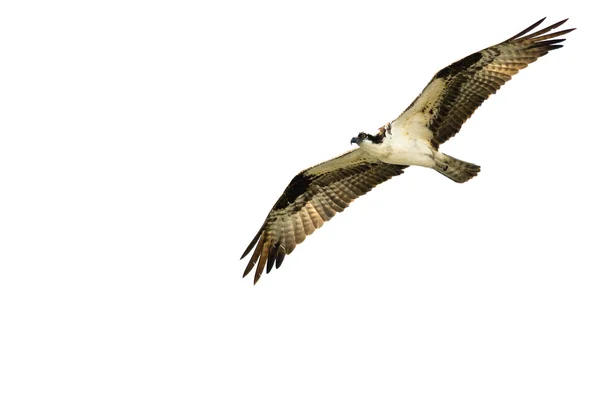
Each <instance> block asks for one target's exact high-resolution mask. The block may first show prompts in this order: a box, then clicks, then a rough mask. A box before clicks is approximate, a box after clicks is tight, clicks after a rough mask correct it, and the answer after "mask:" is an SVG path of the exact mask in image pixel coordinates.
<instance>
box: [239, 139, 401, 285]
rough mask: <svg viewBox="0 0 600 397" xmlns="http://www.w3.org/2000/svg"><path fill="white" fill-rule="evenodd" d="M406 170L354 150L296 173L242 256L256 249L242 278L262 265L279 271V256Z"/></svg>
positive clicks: (255, 274) (256, 278)
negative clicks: (373, 189) (354, 201)
mask: <svg viewBox="0 0 600 397" xmlns="http://www.w3.org/2000/svg"><path fill="white" fill-rule="evenodd" d="M406 167H407V166H403V165H394V164H387V163H382V162H381V161H379V160H377V159H375V158H374V157H372V156H371V155H369V154H368V153H366V152H364V151H363V150H362V149H360V148H359V149H355V150H352V151H350V152H348V153H346V154H343V155H341V156H339V157H336V158H334V159H331V160H329V161H326V162H324V163H321V164H318V165H316V166H314V167H312V168H309V169H307V170H304V171H302V172H300V173H299V174H298V175H296V176H295V177H294V179H292V181H291V182H290V184H289V185H288V187H287V188H286V189H285V191H284V192H283V194H282V195H281V197H280V198H279V200H277V202H276V203H275V205H274V206H273V208H272V209H271V211H270V212H269V215H268V216H267V219H265V221H264V223H263V225H262V226H261V228H260V230H259V231H258V233H257V234H256V237H254V239H253V240H252V242H251V243H250V245H249V246H248V248H247V249H246V251H244V254H243V255H242V258H244V257H245V256H246V255H248V254H249V253H250V251H251V250H252V248H253V247H254V246H255V245H256V248H255V249H254V253H253V254H252V256H251V258H250V262H249V263H248V266H247V267H246V270H245V271H244V276H246V275H247V274H248V273H250V271H252V269H253V268H254V266H256V272H255V273H254V283H256V282H257V281H258V280H259V279H260V276H261V274H262V272H263V271H264V269H265V267H266V268H267V273H269V272H270V271H271V269H272V268H273V265H275V267H276V268H279V266H281V263H282V262H283V259H284V258H285V256H286V255H289V254H291V253H292V251H293V250H294V248H296V245H298V244H300V243H301V242H303V241H304V239H305V238H306V236H308V235H310V234H312V233H313V232H314V231H315V230H316V229H318V228H320V227H321V226H323V224H324V223H325V222H327V221H328V220H330V219H331V218H333V217H334V216H335V214H337V213H338V212H342V211H343V210H344V209H345V208H346V207H347V206H348V205H350V203H351V202H352V201H353V200H354V199H356V198H357V197H359V196H362V195H363V194H365V193H367V192H368V191H369V190H371V189H372V188H373V187H375V186H377V185H378V184H380V183H382V182H385V181H387V180H388V179H390V178H391V177H393V176H396V175H400V174H401V173H402V172H403V170H404V169H405V168H406ZM257 264H258V265H257Z"/></svg>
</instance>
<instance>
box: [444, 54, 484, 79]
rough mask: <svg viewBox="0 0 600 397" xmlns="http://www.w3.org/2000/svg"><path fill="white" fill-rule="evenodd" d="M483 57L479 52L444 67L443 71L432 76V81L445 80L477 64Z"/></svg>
mask: <svg viewBox="0 0 600 397" xmlns="http://www.w3.org/2000/svg"><path fill="white" fill-rule="evenodd" d="M482 56H483V55H482V54H481V52H476V53H474V54H471V55H469V56H468V57H464V58H463V59H461V60H460V61H456V62H454V63H453V64H452V65H450V66H446V67H445V68H444V69H442V70H440V71H439V72H437V73H436V74H435V76H433V78H434V79H439V78H445V77H448V76H451V75H454V74H456V73H460V72H461V71H463V70H465V69H467V68H468V67H469V66H472V65H474V64H475V63H477V62H479V60H480V59H481V57H482Z"/></svg>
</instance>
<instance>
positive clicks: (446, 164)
mask: <svg viewBox="0 0 600 397" xmlns="http://www.w3.org/2000/svg"><path fill="white" fill-rule="evenodd" d="M435 163H436V164H435V167H434V168H433V169H434V170H436V171H437V172H439V173H440V174H442V175H444V176H446V177H448V178H450V179H452V180H453V181H454V182H457V183H463V182H466V181H468V180H469V179H471V178H473V177H474V176H476V175H477V173H478V172H479V170H480V167H479V166H478V165H475V164H472V163H467V162H466V161H462V160H459V159H455V158H454V157H452V156H448V155H447V154H443V153H440V152H438V153H436V156H435Z"/></svg>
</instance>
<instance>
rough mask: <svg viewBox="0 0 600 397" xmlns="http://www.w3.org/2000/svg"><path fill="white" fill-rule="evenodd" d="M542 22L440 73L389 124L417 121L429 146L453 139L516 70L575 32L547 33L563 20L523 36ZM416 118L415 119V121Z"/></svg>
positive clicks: (553, 47) (533, 60) (555, 47)
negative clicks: (428, 136) (428, 137)
mask: <svg viewBox="0 0 600 397" xmlns="http://www.w3.org/2000/svg"><path fill="white" fill-rule="evenodd" d="M543 21H544V19H541V20H539V21H537V22H536V23H534V24H533V25H531V26H530V27H528V28H527V29H525V30H523V31H522V32H520V33H518V34H517V35H515V36H513V37H511V38H510V39H508V40H506V41H503V42H502V43H499V44H497V45H494V46H491V47H488V48H486V49H483V50H481V51H479V52H476V53H473V54H471V55H469V56H467V57H465V58H463V59H461V60H459V61H457V62H454V63H453V64H451V65H449V66H447V67H445V68H444V69H442V70H440V71H439V72H438V73H436V75H435V76H434V77H433V79H431V81H430V82H429V84H428V85H427V87H425V89H424V90H423V92H422V93H421V94H420V95H419V96H418V97H417V98H416V99H415V100H414V101H413V103H412V104H411V105H410V106H409V107H408V109H406V111H404V113H402V114H401V115H400V117H398V118H397V119H396V120H394V121H393V122H392V126H393V127H396V126H403V125H404V124H406V123H414V122H417V123H420V124H423V125H424V126H425V127H427V128H428V129H429V130H430V131H431V133H432V141H431V143H432V146H433V147H434V148H436V149H437V148H438V147H439V145H441V144H442V143H444V142H446V141H447V140H448V139H450V138H452V137H453V136H454V135H455V134H456V133H457V132H458V131H459V130H460V128H461V127H462V125H463V124H464V122H465V121H467V119H468V118H469V117H471V115H472V114H473V113H474V112H475V110H476V109H477V108H478V107H479V106H481V104H482V103H483V102H484V101H485V100H486V99H487V98H489V96H490V95H492V94H494V93H495V92H496V91H498V90H499V89H500V87H502V85H504V84H505V83H506V82H507V81H509V80H510V79H511V77H512V76H514V75H515V74H517V73H518V72H519V70H521V69H524V68H525V67H527V66H528V65H529V64H531V63H532V62H535V61H536V60H537V59H538V58H539V57H542V56H544V55H546V54H547V53H548V52H549V51H552V50H554V49H557V48H560V47H562V45H561V44H559V43H561V42H563V41H564V39H554V38H555V37H559V36H562V35H565V34H567V33H569V32H571V31H573V30H575V29H565V30H561V31H558V32H553V33H548V32H550V31H552V30H553V29H556V28H557V27H559V26H561V25H562V24H564V23H565V22H566V21H567V20H566V19H565V20H562V21H560V22H557V23H555V24H552V25H550V26H548V27H546V28H544V29H540V30H538V31H536V32H533V33H530V34H527V33H529V32H531V31H532V30H534V29H535V28H536V27H538V26H539V25H540V24H541V23H542V22H543ZM415 116H416V117H415Z"/></svg>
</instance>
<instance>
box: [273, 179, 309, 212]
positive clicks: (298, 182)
mask: <svg viewBox="0 0 600 397" xmlns="http://www.w3.org/2000/svg"><path fill="white" fill-rule="evenodd" d="M311 180H312V178H311V177H309V176H307V175H306V174H305V173H304V172H301V173H299V174H298V175H296V176H295V177H294V179H292V181H291V182H290V184H289V185H288V187H287V188H286V189H285V191H284V192H283V194H282V195H281V197H279V200H277V202H276V203H275V206H274V207H273V209H274V210H280V209H283V208H285V207H287V206H288V205H290V204H291V203H293V202H294V201H295V200H296V199H297V198H298V197H300V196H301V195H302V194H303V193H305V192H306V191H307V190H308V187H309V186H310V181H311Z"/></svg>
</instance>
